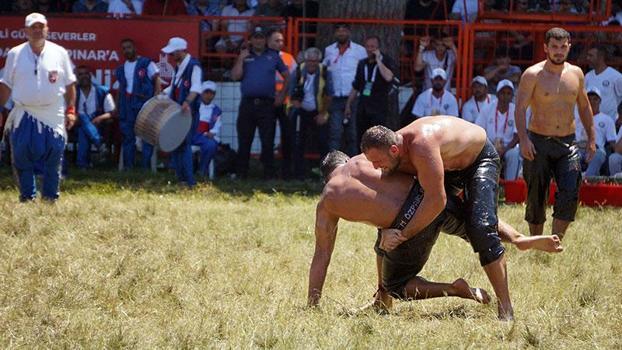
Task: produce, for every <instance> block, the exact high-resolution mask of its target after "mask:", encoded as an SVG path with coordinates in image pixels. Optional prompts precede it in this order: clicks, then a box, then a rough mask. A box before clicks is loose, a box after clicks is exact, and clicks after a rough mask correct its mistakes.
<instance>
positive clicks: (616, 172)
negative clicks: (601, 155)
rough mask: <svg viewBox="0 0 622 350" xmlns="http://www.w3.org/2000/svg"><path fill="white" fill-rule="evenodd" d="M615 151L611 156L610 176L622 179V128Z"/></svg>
mask: <svg viewBox="0 0 622 350" xmlns="http://www.w3.org/2000/svg"><path fill="white" fill-rule="evenodd" d="M614 151H615V153H612V154H611V155H610V156H609V175H611V176H616V177H618V176H620V177H622V128H620V130H619V131H618V136H617V137H616V144H615V146H614Z"/></svg>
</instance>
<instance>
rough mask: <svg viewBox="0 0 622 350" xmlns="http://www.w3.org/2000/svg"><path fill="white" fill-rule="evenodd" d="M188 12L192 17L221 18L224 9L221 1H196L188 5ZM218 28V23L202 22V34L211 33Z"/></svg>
mask: <svg viewBox="0 0 622 350" xmlns="http://www.w3.org/2000/svg"><path fill="white" fill-rule="evenodd" d="M187 11H188V14H189V15H191V16H220V13H221V11H222V8H221V7H220V0H194V1H192V2H190V4H188V8H187ZM217 26H218V22H217V21H214V22H213V23H212V22H210V21H207V20H202V21H201V32H209V31H211V30H212V29H213V28H214V27H217Z"/></svg>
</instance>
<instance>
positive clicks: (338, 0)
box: [317, 0, 407, 129]
mask: <svg viewBox="0 0 622 350" xmlns="http://www.w3.org/2000/svg"><path fill="white" fill-rule="evenodd" d="M406 2H407V0H320V18H343V19H357V18H381V19H387V20H390V19H394V20H402V19H404V11H406ZM351 27H352V41H354V42H356V43H359V44H361V45H363V40H364V38H365V37H366V36H369V35H376V36H378V37H379V38H380V39H381V40H382V44H381V48H380V49H381V51H382V52H384V53H385V54H388V55H389V56H391V57H392V58H393V59H394V60H395V62H396V64H397V69H396V72H394V73H395V74H396V75H397V76H399V64H400V61H399V57H400V45H401V33H402V26H401V25H395V24H391V25H382V24H377V25H376V24H374V25H370V24H360V25H359V24H352V26H351ZM333 31H334V30H333V25H332V24H330V25H320V26H318V36H317V46H318V47H320V48H324V47H326V46H328V45H329V44H330V43H332V42H333V41H334V38H333ZM397 102H398V101H397V95H396V94H395V95H394V96H392V98H391V99H390V102H389V115H388V116H387V123H388V125H387V126H388V127H390V128H392V129H395V128H397V127H398V126H399V111H398V103H397Z"/></svg>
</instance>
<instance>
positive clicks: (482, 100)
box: [462, 75, 497, 123]
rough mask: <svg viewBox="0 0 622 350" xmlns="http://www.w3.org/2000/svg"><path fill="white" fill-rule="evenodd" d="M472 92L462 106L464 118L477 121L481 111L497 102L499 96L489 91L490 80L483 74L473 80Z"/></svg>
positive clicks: (473, 121) (472, 121)
mask: <svg viewBox="0 0 622 350" xmlns="http://www.w3.org/2000/svg"><path fill="white" fill-rule="evenodd" d="M471 94H472V96H471V98H470V99H469V100H468V101H466V102H465V104H464V105H463V106H462V119H464V120H466V121H468V122H471V123H475V121H476V120H477V117H478V116H479V114H480V113H481V111H482V110H484V109H485V108H486V107H488V106H489V105H490V104H492V103H493V102H495V101H496V100H497V97H496V96H495V95H493V94H489V93H488V82H487V81H486V78H484V77H483V76H481V75H478V76H476V77H475V78H473V80H472V81H471Z"/></svg>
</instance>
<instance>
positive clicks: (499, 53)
mask: <svg viewBox="0 0 622 350" xmlns="http://www.w3.org/2000/svg"><path fill="white" fill-rule="evenodd" d="M511 63H512V59H511V58H510V54H509V51H508V49H507V47H503V46H500V47H498V48H497V50H496V53H495V64H494V65H491V66H488V67H486V68H485V69H484V78H486V80H487V81H488V83H489V85H488V86H489V90H490V89H493V90H492V91H493V92H494V87H495V86H497V85H498V84H499V82H500V81H501V80H509V81H511V82H512V84H513V85H515V86H518V85H517V84H518V82H519V81H520V76H521V69H520V67H518V66H514V65H512V64H511Z"/></svg>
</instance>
